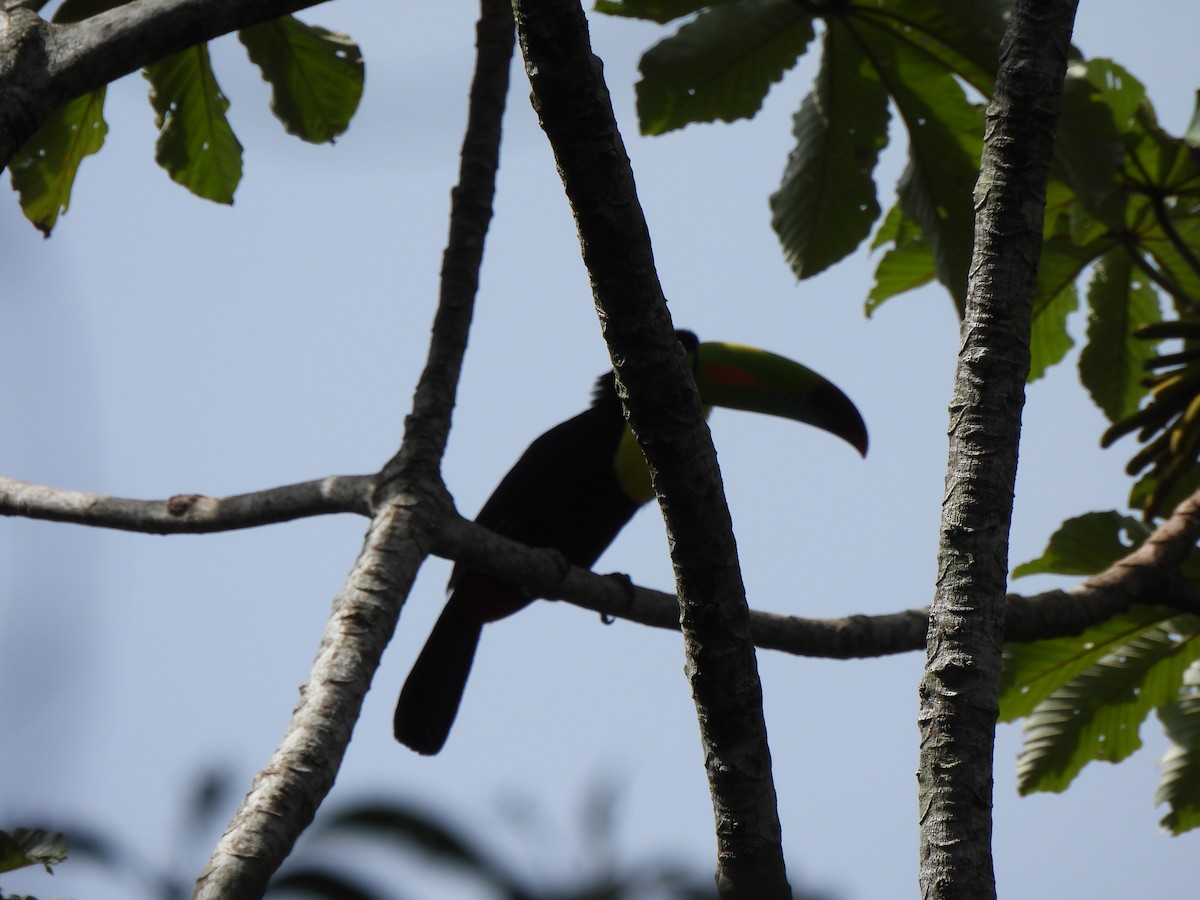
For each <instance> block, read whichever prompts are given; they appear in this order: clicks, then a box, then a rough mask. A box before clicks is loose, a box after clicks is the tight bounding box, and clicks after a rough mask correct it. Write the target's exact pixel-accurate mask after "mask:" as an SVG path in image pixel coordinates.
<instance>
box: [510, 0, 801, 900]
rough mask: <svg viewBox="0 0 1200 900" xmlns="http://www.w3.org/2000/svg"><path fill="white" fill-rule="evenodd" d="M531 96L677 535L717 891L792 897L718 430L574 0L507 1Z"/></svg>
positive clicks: (670, 527)
mask: <svg viewBox="0 0 1200 900" xmlns="http://www.w3.org/2000/svg"><path fill="white" fill-rule="evenodd" d="M514 8H515V9H516V20H517V34H518V38H519V40H520V44H521V51H522V53H523V54H524V57H525V69H526V73H527V74H528V76H529V82H530V86H531V88H532V91H533V104H534V108H535V109H536V110H537V113H538V116H539V119H540V122H541V125H542V129H543V130H544V131H545V132H546V136H547V138H548V139H549V141H550V145H551V147H552V149H553V151H554V155H555V159H556V160H557V162H558V167H559V174H560V176H561V178H562V181H563V186H564V188H565V190H566V193H567V197H568V199H569V201H570V203H571V207H572V210H573V211H574V214H575V221H576V226H577V228H578V231H579V240H580V246H581V248H582V251H583V256H584V262H585V264H586V265H587V269H588V274H589V276H590V277H591V280H592V291H593V295H594V298H595V302H596V309H597V313H598V314H599V317H600V321H601V326H602V329H603V331H604V335H605V340H606V341H607V342H608V346H609V354H610V356H611V357H612V360H613V366H614V369H615V370H616V372H617V380H618V389H619V390H622V391H626V392H627V396H625V397H624V401H625V407H626V409H627V411H628V414H629V421H630V425H631V427H632V429H633V432H634V434H635V435H636V437H637V439H638V443H639V445H640V446H641V448H642V451H643V453H644V454H645V456H646V461H647V463H648V464H649V468H650V473H651V479H652V481H653V484H654V488H655V492H656V493H657V494H658V496H659V503H660V506H661V508H662V512H663V518H664V520H665V521H666V525H667V532H668V539H669V542H670V544H671V560H672V563H673V565H674V568H675V579H676V585H677V587H678V590H679V597H680V601H679V615H680V620H681V623H682V625H681V627H682V632H683V638H684V651H685V654H686V657H687V664H686V670H687V673H688V677H689V680H690V682H691V687H692V697H693V700H694V702H695V704H696V713H697V720H698V722H699V725H700V737H701V743H702V747H703V752H704V758H705V765H706V769H707V774H708V780H709V790H710V793H711V795H712V801H713V810H714V814H715V818H716V834H717V881H718V886H719V889H720V891H721V893H722V895H723V896H730V897H732V896H745V897H754V898H764V900H766V898H771V897H790V896H791V890H790V888H789V887H788V883H787V877H786V872H785V867H784V861H783V851H782V839H781V833H780V826H779V813H778V809H777V803H776V795H775V784H774V780H773V776H772V772H771V754H770V749H769V748H768V746H767V733H766V724H765V721H764V719H763V712H762V685H761V682H760V681H759V677H758V669H757V662H756V659H755V655H754V645H753V643H752V641H751V638H750V627H749V610H748V608H747V604H746V593H745V588H744V586H743V584H742V577H741V570H740V568H739V565H738V558H737V547H736V544H735V541H734V537H733V530H732V524H731V520H730V516H729V509H728V506H727V505H726V502H725V496H724V491H723V488H722V485H721V478H720V472H719V470H718V468H717V463H716V453H715V451H714V449H713V445H712V437H711V435H710V434H709V432H708V429H707V427H706V426H705V424H704V420H703V416H702V415H701V412H700V403H699V398H698V397H697V395H696V389H695V385H694V383H693V381H692V378H691V376H690V373H689V371H688V369H687V367H686V365H685V362H684V355H683V353H682V351H681V349H680V347H679V344H678V341H677V340H676V339H675V334H674V328H673V327H672V324H671V318H670V314H669V313H668V312H667V307H666V301H665V299H664V297H663V291H662V287H661V285H660V284H659V282H658V276H657V273H656V272H655V268H654V259H653V255H652V253H651V250H650V238H649V232H648V229H647V227H646V221H645V217H644V216H643V214H642V210H641V206H640V204H639V202H638V198H637V191H636V188H635V186H634V181H633V173H632V172H631V170H630V166H629V159H628V157H627V155H626V152H625V147H624V144H623V142H622V140H621V135H620V133H619V132H618V130H617V125H616V121H615V118H614V116H613V111H612V103H611V101H610V99H609V95H608V89H607V87H606V86H605V84H604V78H603V75H602V73H601V66H600V62H599V60H597V59H596V57H595V56H593V54H592V49H591V44H590V40H589V37H588V31H587V21H586V18H585V16H584V14H583V10H582V9H581V8H580V5H579V2H578V0H515V3H514Z"/></svg>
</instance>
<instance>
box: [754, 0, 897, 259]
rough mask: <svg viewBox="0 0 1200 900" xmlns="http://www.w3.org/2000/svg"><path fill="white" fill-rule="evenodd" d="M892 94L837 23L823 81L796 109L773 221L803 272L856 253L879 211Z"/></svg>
mask: <svg viewBox="0 0 1200 900" xmlns="http://www.w3.org/2000/svg"><path fill="white" fill-rule="evenodd" d="M887 106H888V101H887V94H886V93H885V92H884V90H883V86H882V84H881V83H880V82H879V79H878V77H877V75H876V73H875V72H874V71H873V70H872V69H871V68H870V66H869V65H867V60H866V58H865V57H864V56H863V55H862V52H861V49H860V48H859V46H858V45H857V44H856V43H855V42H854V41H853V40H852V37H851V35H850V33H849V32H848V31H847V30H846V29H844V28H841V27H839V26H838V24H837V23H836V22H834V23H830V27H829V29H828V30H827V31H826V33H825V41H824V51H823V53H822V55H821V70H820V73H819V74H818V75H817V82H816V86H815V88H814V89H813V92H812V93H811V94H809V95H808V96H807V97H806V98H805V99H804V103H803V104H802V105H801V107H800V111H799V112H798V113H797V114H796V118H795V126H794V129H793V133H794V134H795V136H796V149H795V150H793V151H792V154H791V156H790V157H789V159H788V164H787V168H786V170H785V171H784V174H783V183H782V185H781V186H780V188H779V191H778V192H776V193H775V194H773V195H772V197H771V209H772V211H773V214H774V215H773V219H772V225H773V226H774V228H775V231H776V233H777V234H778V235H779V240H780V243H782V244H783V251H784V257H785V259H787V261H788V263H789V264H790V265H791V266H792V269H793V270H794V271H795V273H796V275H797V277H799V278H807V277H809V276H812V275H815V274H817V273H818V272H821V271H823V270H825V269H826V268H828V267H829V266H831V265H833V263H835V262H837V261H838V260H840V259H842V258H843V257H845V256H846V255H848V254H849V253H851V252H853V250H854V248H855V247H857V246H858V245H859V244H860V243H861V242H862V241H863V239H864V238H865V237H866V236H867V235H868V234H869V233H870V230H871V223H872V222H874V221H875V219H877V218H878V217H879V203H878V201H877V200H876V198H875V180H874V178H873V177H872V172H873V171H874V169H875V164H876V163H877V162H878V160H879V152H880V151H881V150H882V149H883V146H884V144H885V143H886V141H887V120H888V110H887Z"/></svg>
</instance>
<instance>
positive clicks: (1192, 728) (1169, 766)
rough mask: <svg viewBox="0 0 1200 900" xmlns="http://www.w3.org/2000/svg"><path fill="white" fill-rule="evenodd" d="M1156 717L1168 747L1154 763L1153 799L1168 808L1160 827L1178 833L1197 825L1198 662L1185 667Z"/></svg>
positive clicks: (1199, 799) (1199, 749)
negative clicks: (1174, 696) (1174, 694)
mask: <svg viewBox="0 0 1200 900" xmlns="http://www.w3.org/2000/svg"><path fill="white" fill-rule="evenodd" d="M1158 718H1159V720H1160V721H1161V722H1162V723H1163V727H1164V729H1165V730H1166V734H1167V739H1168V740H1169V741H1170V742H1171V746H1170V747H1169V748H1167V752H1166V753H1164V754H1163V757H1162V759H1161V760H1160V761H1159V764H1158V767H1159V769H1160V770H1161V771H1162V777H1161V778H1160V779H1159V782H1158V789H1157V790H1156V791H1155V792H1154V802H1155V803H1166V804H1167V805H1168V806H1169V807H1170V812H1168V813H1167V814H1166V815H1165V816H1163V819H1162V822H1161V824H1162V826H1163V828H1166V829H1168V830H1169V831H1170V832H1171V833H1172V834H1182V833H1183V832H1185V831H1190V830H1191V829H1193V828H1195V827H1196V826H1198V825H1200V665H1197V664H1196V663H1192V664H1191V665H1190V666H1189V667H1188V670H1187V671H1186V672H1185V673H1184V675H1183V684H1182V686H1181V687H1180V689H1179V699H1178V700H1177V701H1176V702H1175V703H1169V704H1167V705H1165V706H1160V707H1159V708H1158Z"/></svg>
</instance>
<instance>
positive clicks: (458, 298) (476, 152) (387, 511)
mask: <svg viewBox="0 0 1200 900" xmlns="http://www.w3.org/2000/svg"><path fill="white" fill-rule="evenodd" d="M477 48H478V54H477V57H476V69H475V75H474V79H473V82H472V87H471V101H470V106H469V111H468V116H467V132H466V136H465V138H464V141H463V151H462V166H461V169H460V173H459V174H460V180H459V186H458V188H457V189H456V190H455V196H454V203H453V209H452V212H451V225H450V238H449V241H448V244H447V249H446V254H445V258H444V264H443V269H442V289H441V293H440V297H439V303H438V310H437V314H436V316H435V319H434V325H433V333H432V336H431V339H430V349H429V355H428V358H427V362H426V366H425V369H424V371H423V372H422V374H421V379H420V381H419V382H418V384H417V389H416V395H415V397H414V398H413V407H412V413H411V415H409V416H408V418H407V419H406V420H405V434H404V440H403V442H402V444H401V447H400V451H399V452H398V453H397V454H396V456H395V458H394V459H393V460H392V461H391V462H389V463H388V465H387V466H385V467H384V470H383V471H382V472H381V473H380V476H379V480H378V483H377V484H376V487H375V491H374V501H375V515H374V518H373V520H372V522H371V528H370V530H369V531H368V534H367V541H366V544H365V546H364V547H363V550H362V553H361V554H360V555H359V558H358V562H357V563H356V564H355V567H354V570H353V571H352V572H351V574H350V577H349V579H348V580H347V583H346V587H345V588H344V589H343V590H342V592H341V593H340V594H339V595H338V597H337V599H336V600H335V602H334V609H333V615H332V617H331V618H330V620H329V624H328V625H327V626H326V630H325V635H324V637H323V638H322V641H321V646H320V649H319V650H318V653H317V659H316V662H315V663H314V665H313V669H312V673H311V675H310V677H309V681H308V684H307V685H306V686H305V688H304V689H303V692H302V694H301V701H300V704H299V706H297V708H296V710H295V712H294V713H293V714H292V720H291V723H290V724H289V726H288V729H287V732H286V734H285V735H284V738H283V742H282V743H281V744H280V746H279V747H278V748H277V749H276V751H275V754H274V755H273V756H272V758H271V761H270V762H269V763H268V765H267V767H266V768H265V769H264V770H263V771H262V772H261V773H259V775H258V777H257V778H256V779H255V782H254V786H253V787H252V788H251V791H250V793H249V794H248V795H247V797H246V799H245V800H244V801H243V802H242V805H241V807H240V808H239V809H238V811H237V813H235V815H234V818H233V821H232V822H231V823H230V825H229V828H228V829H227V831H226V832H225V834H224V836H223V837H222V838H221V840H220V842H219V843H218V844H217V847H216V849H215V850H214V852H213V855H212V857H211V858H210V860H209V863H208V866H207V867H206V868H205V870H204V872H203V873H202V874H201V876H200V878H199V879H198V880H197V882H196V888H195V892H194V894H193V896H194V897H197V898H205V900H217V898H221V900H240V898H254V897H260V896H261V895H262V892H263V890H264V889H265V887H266V884H267V881H268V879H269V878H270V877H271V875H272V874H273V873H274V872H275V870H276V869H277V868H278V867H279V865H280V863H281V862H282V861H283V860H284V858H285V857H286V856H287V854H288V853H289V852H290V851H291V848H292V846H293V844H294V843H295V841H296V838H297V837H298V836H299V835H300V833H301V832H302V831H303V830H304V828H306V827H307V826H308V824H309V823H310V822H311V821H312V818H313V815H314V814H315V813H316V810H317V807H318V806H319V805H320V803H321V802H322V801H323V800H324V798H325V796H326V795H327V794H328V792H329V790H330V789H331V788H332V787H333V781H334V778H335V777H336V775H337V770H338V768H339V766H340V765H341V760H342V757H343V756H344V755H345V752H346V747H347V746H348V744H349V742H350V736H351V732H352V730H353V728H354V723H355V722H356V721H357V720H358V715H359V711H360V709H361V707H362V701H363V697H364V696H365V695H366V692H367V689H368V688H369V687H370V683H371V679H372V678H373V677H374V674H375V672H376V670H377V669H378V667H379V661H380V658H381V657H382V654H383V650H384V648H385V647H386V646H387V643H388V641H389V640H390V638H391V636H392V634H393V633H394V631H395V628H396V623H397V621H398V620H399V617H400V612H401V609H402V608H403V606H404V601H405V599H406V598H407V597H408V593H409V590H410V589H411V588H412V584H413V581H414V579H415V578H416V574H417V571H418V570H419V569H420V567H421V564H422V563H423V562H424V561H425V558H426V557H427V556H428V554H429V548H430V545H431V544H432V541H433V537H434V535H435V534H436V533H437V530H438V528H439V527H440V526H441V524H442V523H443V522H444V521H445V520H446V519H447V517H449V516H450V515H451V511H452V506H451V503H450V498H449V495H448V494H447V493H446V489H445V486H444V485H443V483H442V479H441V475H440V467H441V458H442V452H443V450H444V449H445V446H446V438H447V436H448V435H449V431H450V418H451V411H452V409H453V407H454V397H455V392H456V388H457V384H458V374H459V370H460V368H461V365H462V356H463V351H464V350H465V348H466V343H467V332H468V329H469V328H470V324H471V312H472V309H473V306H474V296H475V289H476V286H477V284H478V280H479V272H478V269H479V262H480V260H481V258H482V255H483V238H484V235H485V234H486V233H487V228H488V223H489V222H490V221H491V214H492V206H491V201H492V195H493V193H494V190H495V178H496V167H497V165H498V161H499V145H500V120H501V118H502V116H503V113H504V104H505V97H506V94H507V87H508V70H509V67H510V64H511V59H512V49H513V27H512V15H511V11H510V9H509V7H508V6H507V5H506V4H504V3H502V2H501V3H498V2H496V0H482V10H481V14H480V21H479V26H478V39H477Z"/></svg>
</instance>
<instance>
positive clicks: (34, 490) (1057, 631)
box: [0, 475, 1200, 659]
mask: <svg viewBox="0 0 1200 900" xmlns="http://www.w3.org/2000/svg"><path fill="white" fill-rule="evenodd" d="M374 485H375V476H373V475H331V476H329V477H327V478H319V479H316V480H313V481H306V482H302V483H300V484H292V485H286V486H283V487H277V488H270V489H267V490H262V491H254V492H252V493H249V494H238V495H235V496H232V497H205V496H202V495H199V494H180V495H177V496H174V497H171V498H169V499H167V500H130V499H125V498H121V497H109V496H106V495H104V494H91V493H87V492H85V491H74V490H67V489H64V488H51V487H45V486H43V485H37V484H30V483H28V482H24V481H18V480H16V479H14V478H3V477H0V515H3V516H21V517H24V518H29V519H44V520H49V521H53V522H67V523H71V524H75V525H88V526H93V527H98V528H115V529H118V530H121V531H135V532H141V533H143V534H209V533H213V532H219V531H234V530H237V529H241V528H254V527H257V526H261V525H273V524H276V523H279V522H289V521H292V520H294V519H301V518H307V517H310V516H321V515H330V514H334V513H355V514H357V515H362V516H369V515H370V497H371V492H372V490H373V488H374ZM1198 539H1200V492H1197V493H1196V494H1195V495H1193V496H1192V497H1190V498H1188V499H1187V500H1185V501H1184V502H1183V503H1181V504H1180V505H1179V506H1178V507H1176V509H1175V512H1174V513H1172V515H1171V516H1170V518H1168V519H1167V520H1166V521H1164V522H1163V523H1162V525H1161V526H1159V528H1158V529H1157V530H1156V531H1155V532H1154V533H1153V534H1152V535H1151V536H1150V537H1149V538H1148V539H1147V540H1146V542H1145V543H1143V544H1142V545H1141V546H1140V547H1139V548H1138V549H1136V550H1134V551H1133V552H1132V553H1130V554H1129V555H1128V556H1126V557H1124V558H1123V559H1121V560H1119V561H1118V562H1116V563H1114V564H1113V565H1112V566H1110V567H1109V568H1108V569H1106V570H1105V571H1104V572H1101V573H1100V574H1098V575H1094V576H1092V577H1091V578H1088V579H1087V580H1085V581H1083V582H1081V583H1080V584H1078V585H1076V586H1074V587H1072V588H1070V589H1069V590H1054V591H1045V592H1043V593H1040V594H1032V595H1022V594H1009V595H1008V598H1007V606H1006V613H1005V628H1004V638H1005V640H1006V641H1035V640H1045V639H1047V638H1053V637H1065V636H1068V635H1073V634H1080V633H1082V632H1084V631H1086V630H1087V629H1088V628H1090V627H1091V626H1093V625H1095V624H1097V623H1098V622H1103V621H1104V620H1105V619H1107V618H1110V617H1112V616H1114V615H1116V614H1117V613H1120V612H1123V611H1124V610H1126V609H1128V608H1129V607H1131V606H1134V605H1135V604H1139V603H1144V604H1152V605H1157V606H1169V607H1172V608H1174V609H1179V610H1183V611H1185V612H1194V613H1200V587H1197V586H1196V585H1195V584H1193V583H1192V582H1191V581H1188V580H1187V579H1186V578H1184V577H1183V576H1182V575H1180V574H1179V572H1178V568H1179V565H1180V563H1182V562H1183V561H1184V560H1185V559H1186V558H1187V556H1188V554H1189V553H1190V551H1191V550H1192V548H1193V547H1194V546H1195V544H1196V542H1197V540H1198ZM432 552H433V553H434V554H436V555H437V556H440V557H443V558H445V559H450V560H455V561H457V562H461V563H463V564H465V565H468V566H471V567H472V568H477V569H482V570H483V571H486V572H490V573H491V574H493V575H496V576H498V577H500V578H504V579H507V580H509V581H513V582H515V583H517V584H521V585H524V586H525V587H526V588H527V589H528V590H529V592H530V593H531V594H535V595H537V596H542V597H546V598H547V599H551V600H565V601H566V602H568V603H571V604H572V605H574V606H579V607H582V608H583V609H590V610H592V611H593V612H598V613H600V614H601V615H605V616H614V617H616V618H620V619H627V620H629V621H630V622H637V623H639V624H642V625H650V626H652V627H654V628H666V629H670V630H678V628H679V604H678V601H677V600H676V599H675V595H674V594H668V593H664V592H662V591H656V590H652V589H650V588H645V587H640V586H638V585H635V584H634V583H633V582H632V581H631V580H630V579H629V577H628V576H627V575H617V574H610V575H599V574H597V573H595V572H592V571H590V570H588V569H581V568H579V567H577V566H572V565H570V564H569V563H568V562H567V561H566V558H565V557H564V556H563V555H562V554H561V553H559V552H558V551H556V550H548V549H544V548H542V549H539V548H533V547H527V546H525V545H524V544H520V543H517V542H516V541H513V540H509V539H508V538H505V537H502V536H501V535H498V534H496V533H494V532H492V531H489V530H488V529H486V528H484V527H483V526H481V525H477V524H475V523H474V522H471V521H468V520H466V519H463V518H461V517H460V516H458V515H457V514H455V513H453V512H450V513H448V514H447V518H446V519H445V520H444V521H443V522H442V524H441V526H440V528H439V529H438V533H437V537H436V539H435V542H434V546H433V548H432ZM928 616H929V610H928V608H926V607H921V608H914V609H908V610H902V611H900V612H895V613H886V614H883V615H873V616H868V615H851V616H846V617H843V618H834V619H810V618H805V617H802V616H785V615H778V614H775V613H766V612H753V611H752V612H751V613H750V627H751V633H752V635H753V638H754V643H755V645H756V646H757V647H759V648H760V649H763V650H779V651H782V652H784V653H791V654H794V655H796V656H809V657H822V658H826V659H854V658H863V657H876V656H889V655H892V654H896V653H908V652H911V651H913V650H919V649H921V648H922V647H924V646H925V632H926V628H927V627H928Z"/></svg>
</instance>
